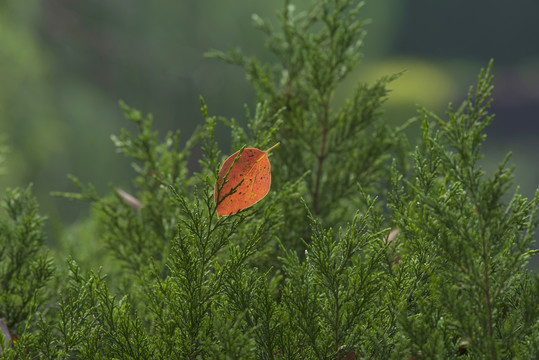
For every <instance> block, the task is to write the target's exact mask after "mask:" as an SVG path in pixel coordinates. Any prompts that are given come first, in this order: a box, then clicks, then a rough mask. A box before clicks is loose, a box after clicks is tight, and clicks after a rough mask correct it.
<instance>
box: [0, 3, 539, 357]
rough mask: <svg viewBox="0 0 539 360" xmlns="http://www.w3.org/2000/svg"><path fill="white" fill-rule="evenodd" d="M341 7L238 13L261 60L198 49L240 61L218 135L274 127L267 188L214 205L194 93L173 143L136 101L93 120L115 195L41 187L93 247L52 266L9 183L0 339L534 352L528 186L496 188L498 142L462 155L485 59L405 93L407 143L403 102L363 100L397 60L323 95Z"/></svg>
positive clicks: (164, 346) (156, 348) (334, 351)
mask: <svg viewBox="0 0 539 360" xmlns="http://www.w3.org/2000/svg"><path fill="white" fill-rule="evenodd" d="M360 9H361V4H360V3H358V2H356V1H352V0H323V1H320V2H317V3H316V4H315V5H313V7H312V8H311V9H309V10H308V11H306V12H305V13H299V14H296V13H295V12H294V11H293V10H294V8H293V6H292V4H291V3H289V2H286V4H285V7H284V10H283V12H282V13H281V19H280V21H281V23H282V26H281V30H280V31H274V30H273V29H272V28H271V27H270V26H269V25H268V23H266V22H264V21H262V20H261V19H258V18H255V22H256V23H257V25H258V26H259V27H260V28H262V29H263V30H265V31H266V32H267V34H268V39H269V40H268V47H269V48H270V50H272V51H273V52H274V53H275V54H276V55H277V59H278V63H277V64H276V65H261V64H259V62H258V61H256V60H254V59H248V58H246V57H245V56H243V55H242V54H241V53H240V52H237V51H231V52H229V53H228V54H224V53H213V55H214V56H217V57H220V58H222V59H225V60H226V61H229V62H233V63H236V64H239V65H241V66H242V67H244V69H245V70H246V72H247V74H248V77H249V78H250V80H251V81H252V83H253V85H254V87H255V90H256V91H257V95H258V97H259V99H258V100H259V101H258V102H257V104H256V105H255V106H254V113H251V111H250V110H249V108H248V107H247V108H246V117H247V126H246V127H245V128H243V127H241V126H240V125H239V124H238V122H236V121H235V120H228V119H223V122H224V123H225V124H226V125H227V126H228V128H229V129H230V132H231V137H232V143H233V146H234V149H233V150H234V151H237V150H238V149H242V148H244V147H247V146H249V147H256V148H262V149H264V148H268V145H271V144H274V143H275V142H277V141H280V142H281V143H282V144H281V146H280V147H279V148H277V149H275V150H274V151H272V153H271V161H272V170H273V172H272V180H273V181H272V183H273V184H272V188H271V191H270V193H269V195H268V196H267V197H266V198H264V199H263V200H262V201H260V202H259V203H257V204H255V205H254V206H252V207H250V208H248V209H245V210H243V211H240V212H239V213H237V214H235V215H231V216H221V217H219V218H218V217H217V214H216V205H215V202H214V184H215V181H216V179H217V177H218V171H219V169H220V165H221V162H222V161H223V160H224V159H225V158H226V154H228V152H223V153H221V151H220V150H219V146H218V144H217V142H216V140H215V131H216V126H217V117H215V116H210V115H209V114H208V108H207V106H206V104H205V103H204V101H203V100H202V101H201V106H202V117H201V118H203V120H204V122H203V123H201V126H200V127H199V128H198V130H197V131H196V132H195V133H194V134H193V136H192V137H191V139H190V140H189V141H188V142H187V143H185V144H180V141H179V133H175V134H167V135H165V136H164V137H163V138H162V139H160V137H159V135H158V134H157V133H156V132H155V131H154V130H152V121H153V119H152V117H151V115H149V116H147V117H143V116H142V115H141V114H140V112H138V111H137V110H134V109H132V108H130V107H128V106H127V105H125V104H123V103H122V104H121V107H122V109H123V111H124V114H125V116H126V118H127V119H128V120H129V121H131V122H132V123H133V124H134V125H135V127H136V131H135V132H134V133H130V132H127V131H122V133H121V134H120V135H118V136H113V137H112V140H113V142H114V143H115V145H116V147H117V149H118V152H119V153H121V154H123V155H125V156H126V157H127V158H129V159H130V161H132V162H133V169H134V171H135V177H134V181H133V184H132V189H131V190H130V191H129V192H130V193H131V195H130V194H128V193H127V192H126V191H124V190H123V189H118V188H117V187H115V186H114V185H111V189H110V193H109V194H107V195H105V196H100V195H99V194H98V193H97V192H96V191H95V189H94V188H93V187H92V186H91V185H84V184H83V183H82V182H81V181H79V180H78V179H76V178H73V181H74V184H75V185H76V186H78V188H79V192H77V193H63V194H60V195H63V196H65V197H67V198H70V199H75V200H85V201H88V202H89V203H90V204H91V206H92V208H93V211H92V215H91V216H92V220H93V223H95V224H96V225H95V228H94V227H91V228H90V230H91V231H93V232H94V233H93V237H94V239H96V240H95V241H96V244H102V245H105V246H106V247H107V249H108V252H109V253H110V254H111V259H113V260H111V262H112V264H104V260H103V259H102V258H100V257H95V258H94V259H93V260H92V262H91V267H92V269H91V270H89V271H86V270H82V266H79V265H78V264H77V257H78V256H80V255H79V254H73V255H72V256H71V257H69V258H68V259H67V262H66V261H65V259H56V260H57V261H58V263H59V266H58V269H57V270H54V268H53V266H52V260H51V259H50V258H49V257H47V256H46V255H44V249H43V248H44V243H43V239H44V234H43V231H42V229H41V226H42V223H43V218H42V217H40V216H39V215H38V214H37V205H36V202H35V200H33V199H32V197H31V195H30V191H29V189H27V190H11V191H8V192H7V195H6V198H5V201H4V202H3V207H4V209H5V211H4V213H3V214H2V217H1V219H0V238H1V242H0V285H1V290H2V294H1V295H0V317H1V318H3V319H4V320H2V321H4V323H5V324H7V327H8V328H9V330H11V331H12V333H13V335H15V334H16V335H17V336H18V337H15V336H11V340H10V341H8V342H7V343H5V346H4V347H3V348H2V356H4V357H5V358H7V359H36V358H43V359H298V360H299V359H336V360H337V359H339V360H342V359H347V360H350V359H454V358H472V359H533V358H537V357H538V356H539V309H538V307H537V303H538V300H539V299H538V297H539V275H538V274H537V273H533V272H530V271H528V270H527V269H526V264H527V262H528V260H529V259H530V257H531V256H534V254H535V253H536V252H537V250H533V249H532V247H533V240H534V231H535V229H536V228H537V226H538V221H539V218H538V216H537V211H538V209H539V191H538V192H537V193H536V195H535V197H534V198H533V199H531V200H528V199H524V198H522V197H521V196H520V195H519V194H518V191H517V192H516V194H515V195H513V197H512V198H510V199H509V200H507V195H508V194H507V193H508V191H509V188H510V185H511V179H512V170H511V169H510V168H507V167H506V164H507V161H508V159H509V157H507V158H506V159H505V160H504V161H503V162H502V164H500V166H499V168H498V170H497V171H496V172H495V173H494V174H492V175H487V174H485V172H484V171H483V170H482V169H481V167H480V166H479V164H478V161H479V159H480V158H481V156H482V154H481V145H482V143H483V141H484V140H485V129H486V128H487V127H488V125H489V124H490V122H491V121H492V120H493V115H492V114H489V113H488V108H489V105H490V102H491V98H490V94H491V90H492V76H491V71H492V63H491V64H489V65H488V67H487V68H486V69H485V70H483V71H481V73H480V75H479V77H478V82H477V84H476V86H475V87H472V88H470V91H469V94H468V98H467V100H466V101H464V102H463V104H462V105H461V106H459V107H458V108H457V109H456V110H455V109H454V108H453V107H451V106H450V107H449V108H448V111H447V113H446V115H445V117H444V118H442V117H439V116H437V115H436V114H433V113H431V112H429V111H428V110H427V109H424V108H420V109H419V110H418V116H417V120H418V121H420V122H421V125H422V126H421V131H422V137H421V138H420V140H419V142H418V144H417V146H415V148H414V149H411V150H407V147H406V146H405V145H406V139H405V138H404V135H403V133H402V129H403V128H404V127H405V126H406V124H407V123H409V122H406V121H403V125H402V126H401V127H400V128H393V127H391V126H389V125H387V124H386V123H385V122H384V121H383V119H382V113H381V110H380V106H381V105H382V103H383V101H384V100H385V98H386V97H387V96H388V92H387V89H386V85H387V83H388V82H389V81H392V80H394V79H396V76H389V77H387V78H384V79H382V80H380V81H379V82H377V83H375V84H374V85H369V84H360V85H359V86H358V89H357V91H356V92H355V93H354V94H353V96H352V98H351V99H350V100H349V101H348V102H346V104H345V105H344V106H343V107H342V108H339V109H333V107H332V104H333V103H332V96H333V92H334V90H335V87H336V86H337V85H338V84H339V82H340V81H342V79H343V78H344V77H345V76H346V75H347V74H349V72H350V71H351V70H352V69H353V68H354V67H355V66H356V65H358V61H359V55H358V54H359V53H358V52H357V50H358V49H359V47H360V45H361V39H362V37H363V36H364V31H363V24H364V23H363V22H362V21H359V20H358V16H359V14H360ZM199 148H200V149H201V150H202V154H203V155H202V156H201V157H199V159H198V160H199V168H198V169H197V170H196V171H195V172H190V171H188V166H187V165H188V160H189V158H192V157H193V156H194V153H195V152H196V151H195V149H196V150H198V149H199ZM85 261H88V259H87V257H86V258H85ZM105 265H106V266H105ZM101 268H103V269H105V268H106V269H112V270H113V271H111V272H110V273H109V274H105V273H104V272H103V270H102V269H101ZM100 269H101V270H100ZM51 278H52V279H53V280H54V281H50V280H51ZM3 334H4V333H3Z"/></svg>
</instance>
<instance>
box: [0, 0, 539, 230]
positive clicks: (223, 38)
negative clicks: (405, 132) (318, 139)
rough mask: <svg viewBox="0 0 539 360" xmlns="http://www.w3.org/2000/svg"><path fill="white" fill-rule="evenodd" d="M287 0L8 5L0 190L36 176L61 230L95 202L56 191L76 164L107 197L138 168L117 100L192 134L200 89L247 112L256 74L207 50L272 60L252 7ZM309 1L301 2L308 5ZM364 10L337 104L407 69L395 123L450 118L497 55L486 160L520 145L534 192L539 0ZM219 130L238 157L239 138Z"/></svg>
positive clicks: (518, 156) (537, 179) (220, 108)
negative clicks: (125, 151) (125, 153)
mask: <svg viewBox="0 0 539 360" xmlns="http://www.w3.org/2000/svg"><path fill="white" fill-rule="evenodd" d="M283 2H284V1H249V0H229V1H222V0H206V1H186V0H176V1H163V0H156V1H136V0H114V1H110V0H93V1H83V0H39V1H38V0H2V1H0V134H1V135H2V136H1V144H2V146H7V147H8V148H9V152H8V153H7V154H6V156H5V160H4V161H3V163H2V164H1V167H2V170H3V174H2V175H0V191H1V192H3V191H4V190H3V189H5V188H6V187H7V186H9V187H13V186H18V185H24V184H27V183H29V182H31V183H33V184H34V192H35V194H36V195H37V197H38V200H39V201H40V203H41V208H42V212H43V213H45V214H47V215H48V216H49V218H50V220H51V223H52V224H53V226H54V224H55V223H56V224H59V223H67V224H69V223H71V222H73V221H76V220H77V219H80V218H81V217H83V216H84V215H85V214H87V213H88V206H87V205H84V204H76V203H72V202H69V201H67V200H65V199H60V198H53V197H51V196H50V194H49V192H50V191H56V190H58V191H71V190H74V188H73V185H71V183H70V181H68V180H67V178H66V174H68V173H71V174H74V175H76V176H77V177H79V178H80V179H81V180H82V181H83V182H90V183H93V184H94V185H95V186H96V188H97V190H98V191H99V192H100V193H101V194H105V193H106V192H107V191H108V188H107V186H108V184H111V183H113V184H115V185H116V186H120V187H123V188H124V189H126V190H127V191H129V190H130V185H131V184H130V178H131V177H132V175H133V173H132V172H131V170H130V165H129V163H128V161H126V160H125V159H123V158H122V157H121V156H120V155H117V154H115V151H114V148H113V145H112V142H111V141H110V135H111V134H113V133H114V134H117V133H119V130H120V128H122V127H127V128H129V127H130V124H129V123H128V122H127V121H125V120H124V119H123V116H122V113H121V111H120V110H119V107H118V106H117V103H118V100H119V99H123V100H124V101H126V103H127V104H129V105H131V106H133V107H135V108H138V109H140V110H142V111H143V112H151V113H153V114H154V117H155V127H156V128H157V129H159V130H160V131H161V132H162V133H164V132H166V131H168V130H175V129H178V128H180V129H181V130H182V133H183V139H186V138H187V137H188V136H189V135H190V134H191V133H192V131H193V129H194V128H195V126H196V125H198V124H201V123H202V116H201V114H200V111H199V108H200V103H199V96H200V95H202V96H204V98H205V99H206V102H207V104H208V107H209V111H210V113H211V114H215V115H222V116H226V117H235V118H237V119H238V120H240V121H243V119H244V104H252V102H253V100H254V94H253V91H252V90H251V88H250V86H249V84H248V83H247V82H246V80H245V76H244V75H243V73H242V71H241V70H240V69H238V68H235V67H233V66H229V65H225V64H222V63H220V62H218V61H216V60H212V59H205V58H204V57H203V53H204V52H206V51H208V50H210V49H214V48H216V49H223V50H224V49H227V48H228V47H240V48H242V49H243V50H244V51H245V52H246V53H247V54H249V55H256V56H258V57H259V58H262V59H267V60H271V55H270V54H269V53H268V51H267V50H265V48H264V36H263V34H262V33H261V32H258V31H256V30H254V29H253V28H252V26H251V15H252V14H253V13H256V14H258V15H260V16H261V17H263V18H268V19H271V20H272V22H273V23H275V24H276V23H277V19H276V16H275V14H276V12H277V11H278V10H279V9H280V8H281V7H282V6H283ZM308 3H310V1H306V0H298V1H296V2H295V4H296V6H297V8H298V10H301V9H303V8H305V6H306V5H307V4H308ZM364 9H365V11H364V13H363V17H364V18H370V19H372V23H371V24H370V25H369V26H368V35H367V38H366V41H365V47H364V49H363V53H364V55H365V57H364V61H363V63H362V65H360V68H359V69H358V71H356V72H355V73H354V74H353V75H352V76H351V77H350V78H349V79H348V80H347V81H346V82H345V83H344V84H343V85H342V87H341V88H340V89H339V94H338V95H339V96H338V97H337V99H339V98H341V99H342V98H344V97H346V96H347V95H348V94H349V93H350V91H351V89H352V88H353V87H354V86H355V83H356V82H357V81H374V80H375V79H376V78H378V77H380V76H382V75H387V74H390V73H394V72H398V71H401V70H403V69H407V71H406V73H405V74H404V75H403V76H402V77H401V78H400V79H399V80H397V81H396V82H395V83H394V84H393V86H392V89H393V93H392V95H391V97H390V100H389V101H388V103H387V106H386V115H387V118H388V119H390V121H392V122H394V123H395V124H400V123H402V122H404V121H405V120H407V119H408V118H410V117H412V116H414V113H415V106H416V104H421V105H425V106H427V107H429V108H430V109H432V110H434V111H437V112H439V113H443V111H444V109H445V108H446V106H447V103H448V102H450V101H452V102H455V103H458V102H460V101H461V100H462V99H463V98H464V97H465V95H466V91H467V88H468V86H469V85H472V84H473V83H475V80H476V75H477V73H478V71H479V69H480V68H481V67H484V66H486V65H487V63H488V60H489V59H490V58H494V60H495V63H494V66H495V67H494V73H495V92H494V97H495V101H494V106H493V111H494V112H496V114H497V116H496V118H495V121H494V123H493V125H492V126H491V127H490V128H489V129H488V140H487V143H486V146H485V151H486V155H487V157H486V159H485V160H484V166H485V168H486V169H487V170H488V171H492V169H494V168H495V166H496V164H497V163H498V162H500V161H501V160H502V159H503V156H504V155H505V153H506V152H508V151H513V153H514V156H513V158H512V160H511V163H512V164H515V165H516V166H517V170H516V180H515V183H516V184H520V185H521V191H522V192H523V193H524V194H525V195H526V196H532V195H533V192H534V191H535V189H536V187H537V185H538V183H539V167H538V164H539V161H538V160H539V159H538V158H539V157H538V154H539V135H538V134H539V123H538V121H537V120H538V118H539V41H538V40H537V39H539V26H538V25H537V19H536V17H537V14H539V2H538V1H537V0H515V1H513V2H511V3H508V2H507V1H501V0H488V1H487V0H478V1H473V2H472V1H464V0H455V1H450V2H449V1H446V2H443V1H428V0H383V1H371V2H368V3H367V5H366V6H365V8H364ZM337 102H338V100H337ZM221 135H222V136H221V139H219V140H220V143H221V147H222V149H223V150H224V151H225V152H228V151H229V150H230V149H229V147H228V146H229V145H228V134H221Z"/></svg>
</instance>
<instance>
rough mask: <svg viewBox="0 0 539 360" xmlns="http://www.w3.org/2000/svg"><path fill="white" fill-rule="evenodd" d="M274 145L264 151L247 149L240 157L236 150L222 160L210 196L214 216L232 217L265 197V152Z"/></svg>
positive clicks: (268, 173)
mask: <svg viewBox="0 0 539 360" xmlns="http://www.w3.org/2000/svg"><path fill="white" fill-rule="evenodd" d="M278 145H279V143H277V144H275V145H273V146H272V147H271V148H269V149H268V150H266V151H261V150H258V149H253V148H247V149H244V150H243V151H242V152H241V155H240V151H236V152H235V153H234V154H232V155H231V156H230V157H229V158H228V159H226V161H225V162H224V164H223V166H222V167H221V170H219V178H218V179H217V181H216V182H215V194H214V197H215V204H216V205H217V216H218V217H221V216H224V215H233V214H236V213H237V212H238V211H240V210H243V209H246V208H248V207H250V206H253V205H254V204H256V203H257V202H258V201H260V200H261V199H263V198H264V197H265V196H266V195H267V193H268V192H269V189H270V186H271V166H270V162H269V159H268V152H270V151H271V150H272V149H273V148H275V147H276V146H278ZM238 155H239V158H238V159H236V158H237V157H238ZM223 181H225V182H224V184H223Z"/></svg>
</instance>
